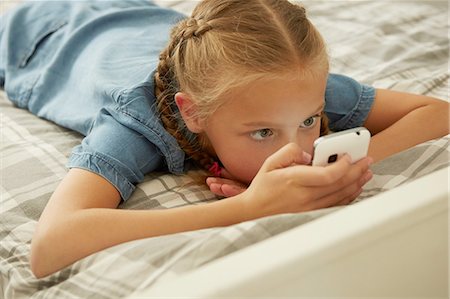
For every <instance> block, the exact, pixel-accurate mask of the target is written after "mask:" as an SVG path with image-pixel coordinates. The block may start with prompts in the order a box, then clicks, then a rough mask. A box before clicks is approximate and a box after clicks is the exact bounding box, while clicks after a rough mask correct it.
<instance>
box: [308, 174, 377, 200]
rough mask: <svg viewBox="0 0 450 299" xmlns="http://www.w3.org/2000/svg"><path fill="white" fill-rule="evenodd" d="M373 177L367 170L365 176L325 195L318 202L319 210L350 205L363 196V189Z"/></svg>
mask: <svg viewBox="0 0 450 299" xmlns="http://www.w3.org/2000/svg"><path fill="white" fill-rule="evenodd" d="M372 176H373V175H372V172H371V171H370V170H367V171H366V172H365V173H364V175H362V176H361V177H359V178H357V179H356V180H354V181H352V182H350V183H349V184H347V185H344V186H342V187H340V188H339V189H336V191H334V192H330V193H328V194H326V195H324V196H323V197H322V198H320V199H319V200H317V201H316V204H317V208H324V207H331V206H335V205H346V204H349V203H350V202H352V201H353V200H355V199H356V198H357V197H358V196H359V195H360V194H361V192H362V191H363V189H362V187H363V186H364V185H365V184H366V183H367V182H368V181H369V180H370V179H371V178H372ZM320 191H321V190H319V192H320ZM319 192H318V193H319Z"/></svg>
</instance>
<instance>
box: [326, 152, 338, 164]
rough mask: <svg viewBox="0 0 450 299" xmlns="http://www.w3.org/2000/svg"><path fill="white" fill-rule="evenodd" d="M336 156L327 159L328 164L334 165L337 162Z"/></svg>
mask: <svg viewBox="0 0 450 299" xmlns="http://www.w3.org/2000/svg"><path fill="white" fill-rule="evenodd" d="M337 157H338V155H337V154H334V155H331V156H329V157H328V163H334V162H336V160H337Z"/></svg>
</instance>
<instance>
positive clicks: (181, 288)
mask: <svg viewBox="0 0 450 299" xmlns="http://www.w3.org/2000/svg"><path fill="white" fill-rule="evenodd" d="M449 170H450V168H445V169H441V170H438V171H436V172H434V173H432V174H430V175H427V176H424V177H422V178H420V179H417V180H415V181H414V182H412V183H409V184H405V185H402V186H400V187H398V188H395V189H393V190H390V191H387V192H384V193H381V194H379V195H377V196H374V197H373V198H370V199H367V200H365V201H363V202H360V203H357V204H354V205H352V206H349V207H347V208H345V209H342V210H339V211H337V212H335V213H331V214H329V215H327V216H324V217H321V218H319V219H317V220H314V221H312V222H309V223H306V224H304V225H301V226H299V227H297V228H295V229H292V230H290V231H287V232H285V233H283V234H280V235H278V236H275V237H272V238H270V239H268V240H266V241H262V242H260V243H257V244H255V245H253V246H250V247H248V248H245V249H243V250H240V251H238V252H236V253H233V254H230V255H228V256H226V257H224V258H221V259H219V260H216V261H214V262H211V263H209V264H207V265H206V266H204V267H202V268H199V269H197V270H195V271H193V272H190V273H189V274H186V275H185V276H182V277H181V278H179V279H176V280H174V281H169V282H162V283H161V284H159V285H157V286H156V287H153V288H150V289H148V290H145V291H138V292H136V293H135V294H132V295H131V296H130V297H132V298H174V297H176V298H248V297H254V298H261V297H265V298H280V297H295V298H309V297H315V298H318V297H321V298H348V297H355V298H364V297H371V298H374V297H379V298H381V297H382V298H399V297H403V298H409V299H411V298H419V297H420V298H448V294H449V292H448V291H449V290H448V279H449V276H448V271H447V270H448V266H449V263H448V262H449V260H448V253H449V252H448V236H449V235H448V199H449V198H448V196H449V187H448V184H449V180H448V177H449Z"/></svg>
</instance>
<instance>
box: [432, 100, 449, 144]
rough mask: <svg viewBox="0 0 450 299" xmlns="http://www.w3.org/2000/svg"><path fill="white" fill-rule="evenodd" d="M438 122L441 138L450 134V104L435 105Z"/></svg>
mask: <svg viewBox="0 0 450 299" xmlns="http://www.w3.org/2000/svg"><path fill="white" fill-rule="evenodd" d="M433 107H434V110H435V113H436V116H437V119H436V120H437V122H438V123H439V124H440V127H439V133H438V134H439V135H440V136H439V137H442V136H445V135H448V134H450V125H449V113H450V103H449V102H447V101H442V100H441V101H437V102H436V103H434V105H433Z"/></svg>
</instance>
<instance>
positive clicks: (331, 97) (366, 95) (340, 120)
mask: <svg viewBox="0 0 450 299" xmlns="http://www.w3.org/2000/svg"><path fill="white" fill-rule="evenodd" d="M374 98H375V88H373V87H372V86H368V85H365V84H361V83H358V82H357V81H355V80H354V79H352V78H349V77H346V76H343V75H337V74H330V75H329V77H328V81H327V87H326V92H325V113H326V115H327V116H328V118H329V126H330V129H331V130H332V131H342V130H345V129H350V128H355V127H359V126H362V125H363V124H364V122H365V120H366V119H367V116H368V114H369V112H370V109H371V108H372V104H373V102H374Z"/></svg>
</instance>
